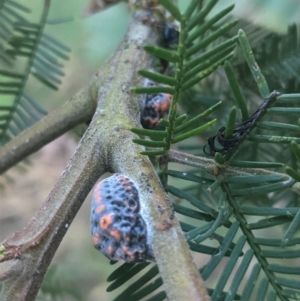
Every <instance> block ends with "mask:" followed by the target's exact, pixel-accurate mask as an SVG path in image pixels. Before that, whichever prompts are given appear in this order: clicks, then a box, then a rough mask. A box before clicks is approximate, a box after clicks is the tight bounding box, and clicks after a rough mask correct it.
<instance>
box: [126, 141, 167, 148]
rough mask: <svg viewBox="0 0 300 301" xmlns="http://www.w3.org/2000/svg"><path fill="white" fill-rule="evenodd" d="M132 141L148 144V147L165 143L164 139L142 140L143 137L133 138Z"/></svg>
mask: <svg viewBox="0 0 300 301" xmlns="http://www.w3.org/2000/svg"><path fill="white" fill-rule="evenodd" d="M132 141H133V142H134V143H136V144H139V145H143V146H148V147H166V146H167V143H166V142H165V141H152V140H144V139H133V140H132Z"/></svg>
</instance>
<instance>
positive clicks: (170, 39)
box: [161, 23, 179, 48]
mask: <svg viewBox="0 0 300 301" xmlns="http://www.w3.org/2000/svg"><path fill="white" fill-rule="evenodd" d="M178 41H179V31H178V30H177V29H176V28H175V26H174V24H172V23H167V24H165V26H163V27H162V40H161V46H162V47H165V48H173V47H177V45H178Z"/></svg>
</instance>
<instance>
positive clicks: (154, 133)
mask: <svg viewBox="0 0 300 301" xmlns="http://www.w3.org/2000/svg"><path fill="white" fill-rule="evenodd" d="M130 131H131V132H133V133H135V134H138V135H141V136H148V137H154V138H165V137H166V136H167V133H166V132H165V131H155V130H147V129H140V128H133V129H130Z"/></svg>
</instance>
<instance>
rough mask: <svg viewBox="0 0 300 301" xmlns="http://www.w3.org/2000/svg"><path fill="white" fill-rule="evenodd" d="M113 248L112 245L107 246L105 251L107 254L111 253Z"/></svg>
mask: <svg viewBox="0 0 300 301" xmlns="http://www.w3.org/2000/svg"><path fill="white" fill-rule="evenodd" d="M113 250H114V248H113V247H112V246H108V248H107V249H106V253H107V254H109V255H110V254H111V253H112V252H113Z"/></svg>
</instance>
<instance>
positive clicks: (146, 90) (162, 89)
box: [130, 86, 175, 95]
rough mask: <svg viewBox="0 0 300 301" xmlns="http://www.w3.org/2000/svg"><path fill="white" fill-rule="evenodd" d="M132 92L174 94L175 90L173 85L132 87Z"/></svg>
mask: <svg viewBox="0 0 300 301" xmlns="http://www.w3.org/2000/svg"><path fill="white" fill-rule="evenodd" d="M130 90H131V92H133V93H136V94H157V93H169V94H171V95H173V94H174V93H175V90H174V89H173V88H171V87H162V86H158V87H132V88H131V89H130Z"/></svg>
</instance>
